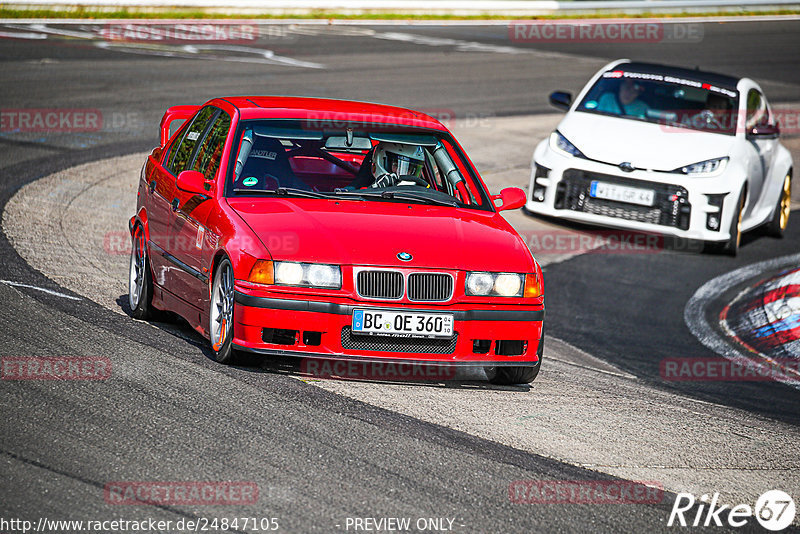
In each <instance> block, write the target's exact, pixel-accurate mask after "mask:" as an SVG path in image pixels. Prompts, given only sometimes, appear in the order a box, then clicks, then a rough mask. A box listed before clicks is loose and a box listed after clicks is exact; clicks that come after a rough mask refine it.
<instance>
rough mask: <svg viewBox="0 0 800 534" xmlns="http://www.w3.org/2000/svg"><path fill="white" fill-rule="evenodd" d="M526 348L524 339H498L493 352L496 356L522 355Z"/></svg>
mask: <svg viewBox="0 0 800 534" xmlns="http://www.w3.org/2000/svg"><path fill="white" fill-rule="evenodd" d="M527 349H528V342H527V341H525V340H524V339H498V340H497V341H496V342H495V347H494V353H495V354H497V355H498V356H522V355H523V354H525V351H526V350H527Z"/></svg>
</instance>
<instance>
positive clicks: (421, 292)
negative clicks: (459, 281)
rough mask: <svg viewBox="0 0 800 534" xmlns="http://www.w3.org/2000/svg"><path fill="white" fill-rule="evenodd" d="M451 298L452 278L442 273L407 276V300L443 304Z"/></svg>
mask: <svg viewBox="0 0 800 534" xmlns="http://www.w3.org/2000/svg"><path fill="white" fill-rule="evenodd" d="M452 296H453V277H452V276H450V275H449V274H444V273H412V274H410V275H408V300H413V301H415V302H445V301H448V300H450V298H451V297H452Z"/></svg>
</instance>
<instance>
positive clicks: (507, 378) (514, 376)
mask: <svg viewBox="0 0 800 534" xmlns="http://www.w3.org/2000/svg"><path fill="white" fill-rule="evenodd" d="M543 353H544V329H543V330H542V337H541V338H540V339H539V347H538V348H537V349H536V354H537V355H538V356H539V361H538V362H536V365H525V366H509V367H506V366H503V367H488V368H487V369H486V372H487V375H488V377H489V382H490V383H492V384H495V385H498V386H513V385H515V384H530V383H531V382H533V381H534V380H535V379H536V377H537V376H539V369H541V368H542V355H543Z"/></svg>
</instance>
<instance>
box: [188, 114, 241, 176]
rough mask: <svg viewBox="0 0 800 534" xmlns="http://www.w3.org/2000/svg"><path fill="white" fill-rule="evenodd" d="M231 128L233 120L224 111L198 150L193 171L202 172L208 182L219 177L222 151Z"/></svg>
mask: <svg viewBox="0 0 800 534" xmlns="http://www.w3.org/2000/svg"><path fill="white" fill-rule="evenodd" d="M230 128H231V118H230V117H229V116H228V114H227V113H225V112H224V111H222V112H220V114H219V116H218V117H217V120H216V121H214V124H213V125H212V126H211V130H209V132H208V135H207V136H206V138H205V140H204V141H203V144H202V145H201V146H200V148H199V149H198V150H197V157H195V160H194V165H192V170H193V171H200V172H202V173H203V174H204V175H205V177H206V180H213V179H214V177H215V176H216V175H217V170H218V169H219V164H220V161H221V159H222V149H223V147H224V146H225V140H226V139H227V138H228V130H230Z"/></svg>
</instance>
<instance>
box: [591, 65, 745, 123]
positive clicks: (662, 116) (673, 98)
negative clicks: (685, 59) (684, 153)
mask: <svg viewBox="0 0 800 534" xmlns="http://www.w3.org/2000/svg"><path fill="white" fill-rule="evenodd" d="M738 101H739V99H738V92H737V91H736V90H735V89H731V88H729V87H719V86H716V85H713V84H710V83H706V82H703V81H702V80H690V79H686V78H682V77H678V76H669V75H662V74H651V73H638V72H627V71H622V70H610V71H607V72H605V73H603V75H602V76H601V77H600V78H599V79H598V80H597V82H596V83H595V84H594V85H593V86H592V88H591V89H590V90H589V92H588V93H586V96H585V97H584V98H583V100H582V101H581V103H580V104H579V105H578V107H577V110H578V111H584V112H587V113H597V114H601V115H611V116H617V117H624V118H626V119H634V120H641V121H646V122H653V123H657V124H662V125H665V126H668V127H678V128H688V129H691V130H700V131H704V132H713V133H719V134H724V135H734V134H735V133H736V120H737V110H738Z"/></svg>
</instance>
